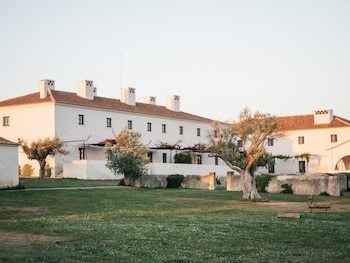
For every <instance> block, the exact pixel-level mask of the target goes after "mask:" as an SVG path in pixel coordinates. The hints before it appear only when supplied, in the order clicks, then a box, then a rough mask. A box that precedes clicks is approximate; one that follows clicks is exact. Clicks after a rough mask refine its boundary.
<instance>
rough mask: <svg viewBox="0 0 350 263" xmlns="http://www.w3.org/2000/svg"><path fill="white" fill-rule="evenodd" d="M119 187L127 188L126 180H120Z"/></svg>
mask: <svg viewBox="0 0 350 263" xmlns="http://www.w3.org/2000/svg"><path fill="white" fill-rule="evenodd" d="M118 185H119V186H125V182H124V178H123V179H121V180H120V182H119V184H118Z"/></svg>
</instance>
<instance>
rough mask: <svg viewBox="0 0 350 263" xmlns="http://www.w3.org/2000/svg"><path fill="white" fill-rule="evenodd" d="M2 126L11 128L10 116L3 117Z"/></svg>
mask: <svg viewBox="0 0 350 263" xmlns="http://www.w3.org/2000/svg"><path fill="white" fill-rule="evenodd" d="M2 126H4V127H8V126H10V116H3V117H2Z"/></svg>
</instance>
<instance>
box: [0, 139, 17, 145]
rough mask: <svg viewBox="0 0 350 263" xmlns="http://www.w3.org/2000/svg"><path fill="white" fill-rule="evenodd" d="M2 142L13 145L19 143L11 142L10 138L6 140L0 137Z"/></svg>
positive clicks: (0, 142)
mask: <svg viewBox="0 0 350 263" xmlns="http://www.w3.org/2000/svg"><path fill="white" fill-rule="evenodd" d="M0 144H11V145H17V143H14V142H11V141H9V140H6V139H4V138H2V137H0Z"/></svg>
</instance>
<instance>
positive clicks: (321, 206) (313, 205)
mask: <svg viewBox="0 0 350 263" xmlns="http://www.w3.org/2000/svg"><path fill="white" fill-rule="evenodd" d="M309 208H310V213H312V211H313V210H314V209H325V210H326V214H327V213H328V209H331V204H316V203H311V204H309Z"/></svg>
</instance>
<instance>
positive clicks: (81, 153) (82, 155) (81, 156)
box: [79, 148, 86, 160]
mask: <svg viewBox="0 0 350 263" xmlns="http://www.w3.org/2000/svg"><path fill="white" fill-rule="evenodd" d="M85 157H86V155H85V148H79V160H85V159H86V158H85Z"/></svg>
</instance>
